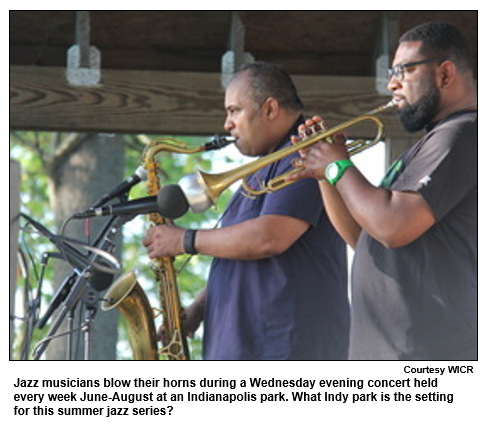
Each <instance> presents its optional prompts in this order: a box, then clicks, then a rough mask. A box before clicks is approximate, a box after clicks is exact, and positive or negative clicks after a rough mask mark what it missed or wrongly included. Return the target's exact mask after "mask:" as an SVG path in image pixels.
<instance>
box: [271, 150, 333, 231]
mask: <svg viewBox="0 0 487 426" xmlns="http://www.w3.org/2000/svg"><path fill="white" fill-rule="evenodd" d="M279 163H280V164H278V165H277V167H276V169H275V172H274V173H273V176H279V175H281V174H282V173H285V172H286V171H289V170H290V169H291V166H290V165H289V164H290V158H289V157H287V158H285V159H283V160H281V161H279ZM323 209H324V208H323V201H322V199H321V195H320V190H319V186H318V182H316V180H315V179H303V180H300V181H298V182H294V183H292V184H291V185H288V186H287V187H285V188H283V189H280V190H278V191H276V192H273V193H270V194H267V195H266V198H265V201H264V205H263V207H262V211H261V214H262V215H271V214H272V215H282V216H290V217H294V218H296V219H301V220H303V221H305V222H307V223H309V224H310V225H312V226H313V227H315V226H317V224H318V221H319V219H320V215H321V214H323Z"/></svg>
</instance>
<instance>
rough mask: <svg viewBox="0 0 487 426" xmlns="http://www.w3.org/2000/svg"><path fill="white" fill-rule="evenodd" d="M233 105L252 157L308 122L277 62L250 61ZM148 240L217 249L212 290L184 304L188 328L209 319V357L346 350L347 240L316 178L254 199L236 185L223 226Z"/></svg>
mask: <svg viewBox="0 0 487 426" xmlns="http://www.w3.org/2000/svg"><path fill="white" fill-rule="evenodd" d="M225 109H226V120H225V123H224V128H225V130H226V131H228V132H230V133H231V135H232V136H234V137H235V138H236V146H237V148H238V149H239V151H240V152H241V153H242V154H244V155H247V156H254V157H255V156H263V155H267V154H269V153H270V152H273V151H276V150H279V149H282V148H283V147H285V146H288V145H289V144H290V137H291V135H293V134H295V132H296V131H297V127H298V125H299V124H301V123H302V122H303V118H302V110H303V105H302V102H301V100H300V99H299V96H298V94H297V91H296V89H295V86H294V84H293V82H292V80H291V78H290V76H289V75H288V74H287V73H286V72H285V71H284V70H283V69H282V68H280V67H279V66H277V65H274V64H269V63H262V62H256V63H253V64H250V65H246V66H244V68H243V69H242V70H241V71H240V72H238V73H237V74H236V75H235V76H234V78H233V80H232V81H231V83H230V84H229V86H228V88H227V90H226V93H225ZM297 155H298V154H296V156H297ZM290 168H291V162H290V158H286V159H284V160H282V161H278V162H276V163H274V164H271V165H269V166H266V167H265V168H263V169H261V170H259V171H258V172H256V173H255V175H254V176H253V177H251V178H250V179H249V181H248V183H250V184H252V183H253V184H254V185H256V186H257V183H256V182H258V181H268V180H269V179H271V178H273V177H274V176H278V175H280V174H282V173H283V172H285V171H286V170H288V169H290ZM143 243H144V245H145V247H146V249H147V253H148V255H149V257H151V258H159V257H162V256H177V255H180V254H183V253H193V254H194V253H198V254H201V255H207V256H211V257H213V262H212V266H211V270H210V274H209V279H208V283H207V286H206V288H205V289H204V290H203V291H202V292H201V294H200V295H199V296H198V297H197V298H196V300H195V301H194V302H193V304H192V305H191V306H189V307H188V308H187V310H186V314H187V320H186V323H185V330H186V333H187V335H188V336H191V335H192V334H193V333H194V331H195V330H196V329H197V328H198V326H199V325H200V323H201V322H202V321H204V325H205V327H204V338H203V356H204V359H208V360H210V359H233V360H264V359H320V360H343V359H346V358H347V351H348V336H349V321H350V319H349V303H348V297H347V272H346V268H347V266H346V251H345V243H344V241H343V240H342V239H341V238H340V236H339V235H338V233H337V232H336V231H335V230H334V228H333V226H332V225H331V223H330V221H329V219H328V217H327V215H326V212H325V210H324V208H323V205H322V203H321V201H320V195H319V188H318V184H317V183H316V181H315V180H313V179H304V180H302V181H300V182H298V183H296V184H293V185H290V186H289V187H287V188H285V189H283V190H280V191H278V192H276V193H272V194H264V195H261V196H258V197H256V198H255V199H252V198H249V197H246V196H244V195H242V193H241V191H237V192H236V193H235V195H234V197H233V199H232V200H231V201H230V203H229V205H228V206H227V208H226V210H225V212H224V213H223V218H222V222H221V227H220V228H218V229H212V230H209V229H198V230H186V229H182V228H179V227H177V226H174V225H172V226H171V225H161V226H157V227H154V228H152V229H150V230H149V231H148V232H147V235H146V238H145V239H144V241H143Z"/></svg>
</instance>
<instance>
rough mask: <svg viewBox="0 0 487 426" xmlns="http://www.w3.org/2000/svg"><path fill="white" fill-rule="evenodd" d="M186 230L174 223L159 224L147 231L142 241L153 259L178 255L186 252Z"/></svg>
mask: <svg viewBox="0 0 487 426" xmlns="http://www.w3.org/2000/svg"><path fill="white" fill-rule="evenodd" d="M185 232H186V230H185V229H183V228H180V227H178V226H176V225H174V224H167V225H158V226H155V227H152V228H150V229H149V230H148V231H147V235H146V237H145V238H144V240H143V241H142V243H143V244H144V246H145V248H146V250H147V254H148V255H149V257H150V258H151V259H158V258H161V257H174V256H178V255H180V254H184V246H183V239H184V233H185Z"/></svg>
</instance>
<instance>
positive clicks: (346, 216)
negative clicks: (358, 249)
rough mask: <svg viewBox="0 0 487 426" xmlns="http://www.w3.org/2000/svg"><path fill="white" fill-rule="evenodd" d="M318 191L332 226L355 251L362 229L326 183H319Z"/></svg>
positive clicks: (335, 191) (334, 191) (340, 198)
mask: <svg viewBox="0 0 487 426" xmlns="http://www.w3.org/2000/svg"><path fill="white" fill-rule="evenodd" d="M320 190H321V197H322V199H323V204H324V206H325V209H326V212H327V214H328V217H329V219H330V221H331V223H332V225H333V226H334V228H335V229H336V231H337V232H338V233H339V234H340V236H341V237H342V238H343V240H344V241H345V242H346V243H347V244H348V245H349V246H350V247H352V248H353V249H355V246H356V245H357V241H358V237H359V236H360V232H361V230H362V228H361V227H360V225H359V224H358V223H357V222H356V221H355V219H354V218H353V216H352V215H351V214H350V211H349V210H348V207H347V206H346V204H345V202H344V201H343V199H342V197H341V195H340V193H339V192H338V191H337V189H336V188H334V187H333V186H331V185H330V184H329V183H328V182H326V181H320Z"/></svg>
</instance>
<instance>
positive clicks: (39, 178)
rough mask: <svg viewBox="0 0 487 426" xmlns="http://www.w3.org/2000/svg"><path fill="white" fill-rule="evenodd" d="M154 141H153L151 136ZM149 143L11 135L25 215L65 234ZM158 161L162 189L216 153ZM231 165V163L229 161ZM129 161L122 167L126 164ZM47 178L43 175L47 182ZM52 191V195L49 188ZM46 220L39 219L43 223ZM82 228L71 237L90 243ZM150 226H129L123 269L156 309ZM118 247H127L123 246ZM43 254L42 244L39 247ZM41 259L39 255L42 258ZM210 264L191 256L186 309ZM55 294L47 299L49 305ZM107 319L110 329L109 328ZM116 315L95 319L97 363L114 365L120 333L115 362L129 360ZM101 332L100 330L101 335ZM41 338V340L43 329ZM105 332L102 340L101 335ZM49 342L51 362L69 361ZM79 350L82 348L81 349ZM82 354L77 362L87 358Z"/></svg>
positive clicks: (207, 219)
mask: <svg viewBox="0 0 487 426" xmlns="http://www.w3.org/2000/svg"><path fill="white" fill-rule="evenodd" d="M151 139H152V138H151ZM179 139H182V140H183V141H184V142H185V143H187V144H200V143H201V142H202V141H201V139H198V138H197V139H194V138H179ZM147 140H149V138H148V137H144V136H140V137H135V136H111V135H85V134H72V133H69V134H61V133H46V132H15V133H12V134H11V155H12V156H13V157H17V158H18V159H19V160H20V161H21V162H22V168H23V186H22V199H23V209H24V211H25V210H27V213H28V214H30V215H32V217H34V218H42V219H43V222H44V224H45V225H46V226H47V227H48V228H49V227H52V228H53V229H57V230H60V229H61V227H62V226H63V224H64V221H65V220H66V218H67V217H69V216H70V215H71V214H72V213H73V212H74V211H77V210H81V209H85V208H87V207H89V206H90V205H92V203H93V202H94V201H95V200H97V199H98V198H100V196H101V195H102V194H104V193H106V192H107V191H108V190H110V189H111V188H112V187H114V186H115V185H116V184H118V183H119V182H120V181H121V180H122V179H123V177H124V176H127V175H128V174H132V173H133V172H134V170H135V169H136V168H137V166H138V164H140V160H141V155H142V150H143V148H144V146H145V145H144V142H147ZM158 159H159V161H160V163H161V180H162V183H163V184H166V183H175V182H177V180H178V179H179V178H180V177H181V176H183V175H184V174H187V173H191V172H193V171H194V170H195V169H196V168H198V167H199V168H203V169H205V170H208V169H209V168H210V166H211V162H212V160H213V155H212V154H211V153H207V154H204V155H181V154H173V153H165V152H164V153H161V154H160V155H159V156H158ZM227 161H230V160H229V159H227ZM124 163H125V165H124ZM43 175H44V176H45V177H43ZM48 187H49V190H48V189H47V188H48ZM145 195H147V194H146V192H145V189H144V186H143V185H139V186H137V187H135V188H134V189H133V190H132V191H131V194H130V198H138V197H143V196H145ZM230 195H231V194H230V193H229V192H228V193H225V194H224V196H222V197H221V198H222V200H220V201H219V204H220V205H224V204H226V202H227V200H228V198H229V197H230ZM218 216H219V212H218V211H216V210H210V211H209V212H207V213H205V214H204V215H194V214H187V215H185V216H184V217H183V218H181V219H180V220H178V224H180V225H181V226H185V227H208V226H212V224H213V223H214V222H215V221H216V218H217V217H218ZM41 222H42V221H41ZM102 223H103V222H101V221H100V220H92V221H91V232H90V234H91V235H92V236H93V235H96V234H97V233H98V230H99V229H100V227H101V226H102ZM84 225H85V224H84V223H82V222H73V221H71V222H69V225H68V226H67V227H66V233H67V234H68V235H69V236H70V237H73V238H78V239H84V240H86V235H85V229H84V228H85V227H84ZM147 226H148V223H147V220H146V218H136V219H135V220H134V221H133V222H132V223H130V224H128V225H127V226H126V227H124V240H125V241H124V243H123V265H124V270H127V269H137V270H138V276H139V280H140V281H141V283H142V286H143V288H144V291H146V292H147V293H148V295H149V296H150V297H151V299H152V300H153V301H154V304H156V305H157V303H158V302H157V293H158V291H157V288H155V287H156V286H155V280H154V276H153V275H152V274H151V271H150V269H149V268H148V267H147V265H146V263H147V262H148V258H147V256H146V255H145V251H144V250H143V248H142V247H141V239H142V238H143V235H144V232H145V228H146V227H147ZM117 247H122V243H121V242H118V243H117ZM40 249H41V251H42V250H46V248H45V242H44V245H41V247H40ZM38 257H39V255H38ZM186 260H187V259H186V257H181V258H178V259H176V261H175V266H176V268H177V269H179V268H181V266H182V265H183V263H184V262H185V261H186ZM209 262H210V259H209V258H204V257H193V258H191V260H190V262H189V264H188V265H187V266H186V267H185V269H184V272H182V273H181V274H180V275H179V277H178V285H179V287H180V294H181V299H182V303H183V305H185V304H187V303H189V302H190V300H191V299H192V298H193V297H194V296H195V294H196V293H197V292H198V291H199V290H200V289H201V288H202V287H203V286H204V284H205V281H206V274H207V270H208V266H209ZM58 263H60V262H56V266H55V270H56V274H55V275H56V276H55V277H54V278H53V281H54V282H57V283H59V282H60V281H62V280H63V279H64V277H65V276H66V274H67V273H69V269H68V270H62V269H61V265H58ZM49 296H52V292H51V294H48V295H47V297H46V299H48V298H49ZM105 321H106V324H105ZM117 323H118V320H117V312H116V311H113V313H112V314H111V317H110V315H109V314H107V313H106V312H99V313H98V314H97V317H96V321H95V327H97V326H98V327H99V328H97V329H95V333H94V334H95V335H98V336H99V337H101V339H100V340H98V341H97V342H95V344H94V345H93V346H94V348H97V349H96V353H94V354H93V357H94V358H96V359H114V358H115V347H116V345H117V339H116V336H117V329H118V331H119V332H120V334H121V338H120V339H118V346H117V348H118V350H117V357H119V358H130V352H129V351H128V350H127V338H126V331H125V330H124V327H123V321H121V323H122V326H121V327H118V328H117ZM101 329H102V330H101ZM36 333H37V339H39V338H40V337H41V336H39V334H40V333H39V331H37V332H36ZM102 333H105V334H102ZM57 347H58V348H57V349H56V344H54V343H52V344H51V345H50V347H49V357H50V358H51V357H52V358H55V359H57V358H64V352H65V345H64V344H63V343H57ZM80 347H81V345H80ZM191 352H192V357H194V358H198V357H200V354H201V341H200V339H195V341H192V342H191ZM81 354H82V351H81V352H80V353H79V354H78V357H82V355H81Z"/></svg>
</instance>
